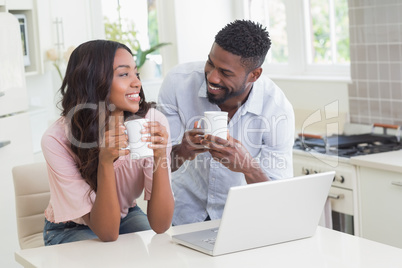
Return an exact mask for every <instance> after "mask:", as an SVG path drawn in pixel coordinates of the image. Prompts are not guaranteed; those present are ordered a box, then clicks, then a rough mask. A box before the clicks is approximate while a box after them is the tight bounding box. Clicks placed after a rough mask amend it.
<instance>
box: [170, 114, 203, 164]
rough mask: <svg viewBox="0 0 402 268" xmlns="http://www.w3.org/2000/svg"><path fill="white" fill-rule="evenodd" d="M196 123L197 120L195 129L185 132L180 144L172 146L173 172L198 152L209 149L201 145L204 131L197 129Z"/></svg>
mask: <svg viewBox="0 0 402 268" xmlns="http://www.w3.org/2000/svg"><path fill="white" fill-rule="evenodd" d="M196 124H197V122H195V123H194V129H192V130H190V131H187V132H185V133H184V135H183V139H182V141H181V143H180V144H177V145H174V146H173V147H172V152H171V158H172V164H171V168H172V172H174V171H176V170H178V169H179V168H180V166H181V165H183V164H184V162H186V161H187V160H193V159H194V158H195V157H196V156H197V155H198V154H200V153H203V152H206V151H208V148H205V147H204V146H203V145H201V140H202V139H203V135H204V131H203V130H202V129H197V128H196Z"/></svg>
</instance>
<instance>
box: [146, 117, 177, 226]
mask: <svg viewBox="0 0 402 268" xmlns="http://www.w3.org/2000/svg"><path fill="white" fill-rule="evenodd" d="M147 128H148V131H149V133H151V137H149V138H147V139H148V140H147V141H151V142H152V144H151V145H149V146H150V148H152V149H153V150H154V167H153V168H154V172H153V182H152V193H151V199H150V200H149V201H148V209H147V215H148V220H149V224H150V225H151V228H152V229H153V230H154V231H155V232H156V233H163V232H165V231H166V230H167V229H169V227H170V225H171V223H172V217H173V210H174V200H173V193H172V188H171V185H170V176H169V172H170V170H169V161H168V156H167V150H166V147H167V143H168V138H169V134H168V131H167V130H166V128H165V127H164V126H163V125H161V124H160V123H159V122H150V123H148V127H147Z"/></svg>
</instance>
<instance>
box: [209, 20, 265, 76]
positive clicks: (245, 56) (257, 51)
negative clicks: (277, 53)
mask: <svg viewBox="0 0 402 268" xmlns="http://www.w3.org/2000/svg"><path fill="white" fill-rule="evenodd" d="M215 43H216V44H218V45H219V46H220V47H221V48H223V49H224V50H226V51H228V52H230V53H232V54H234V55H238V56H240V57H241V62H242V64H243V65H244V66H245V67H246V69H248V70H249V71H251V70H254V69H255V68H257V67H260V66H261V65H262V64H263V63H264V60H265V56H266V55H267V53H268V50H269V48H270V47H271V40H270V38H269V33H268V31H267V30H266V27H263V26H262V25H261V24H260V23H256V22H253V21H249V20H235V21H234V22H231V23H229V24H227V25H226V26H225V27H223V28H222V29H221V30H220V31H219V32H218V33H217V34H216V36H215Z"/></svg>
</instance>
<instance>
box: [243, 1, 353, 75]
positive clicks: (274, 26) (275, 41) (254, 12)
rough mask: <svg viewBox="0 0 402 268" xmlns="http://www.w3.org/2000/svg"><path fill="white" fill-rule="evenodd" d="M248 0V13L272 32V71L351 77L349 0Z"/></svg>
mask: <svg viewBox="0 0 402 268" xmlns="http://www.w3.org/2000/svg"><path fill="white" fill-rule="evenodd" d="M245 1H246V12H247V13H248V14H246V17H248V18H249V19H252V20H255V21H259V22H260V23H262V24H263V25H265V26H267V28H268V31H269V33H270V37H271V40H272V45H271V49H270V51H269V53H268V56H267V61H266V62H267V63H269V64H268V65H267V66H265V68H264V69H265V70H267V72H268V73H269V74H278V75H293V76H331V77H335V76H336V77H345V78H349V76H350V55H349V18H348V3H347V0H245Z"/></svg>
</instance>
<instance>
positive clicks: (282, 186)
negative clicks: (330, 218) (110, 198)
mask: <svg viewBox="0 0 402 268" xmlns="http://www.w3.org/2000/svg"><path fill="white" fill-rule="evenodd" d="M334 176H335V171H330V172H323V173H317V174H312V175H305V176H299V177H294V178H289V179H282V180H276V181H268V182H260V183H254V184H248V185H242V186H236V187H232V188H230V190H229V193H228V197H227V200H226V205H225V208H224V211H223V215H222V219H221V220H220V224H219V227H218V228H214V229H207V230H202V231H194V232H189V233H184V234H177V235H173V236H172V241H174V242H176V243H178V244H181V245H183V246H186V247H189V248H192V249H195V250H198V251H200V252H203V253H206V254H209V255H212V256H218V255H222V254H227V253H233V252H238V251H242V250H247V249H252V248H258V247H263V246H268V245H273V244H278V243H283V242H288V241H293V240H297V239H302V238H307V237H311V236H313V235H314V233H315V231H316V229H317V226H318V222H319V220H320V216H321V214H322V211H323V208H324V205H325V202H326V200H327V197H328V193H329V189H330V187H331V183H332V181H333V178H334Z"/></svg>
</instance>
